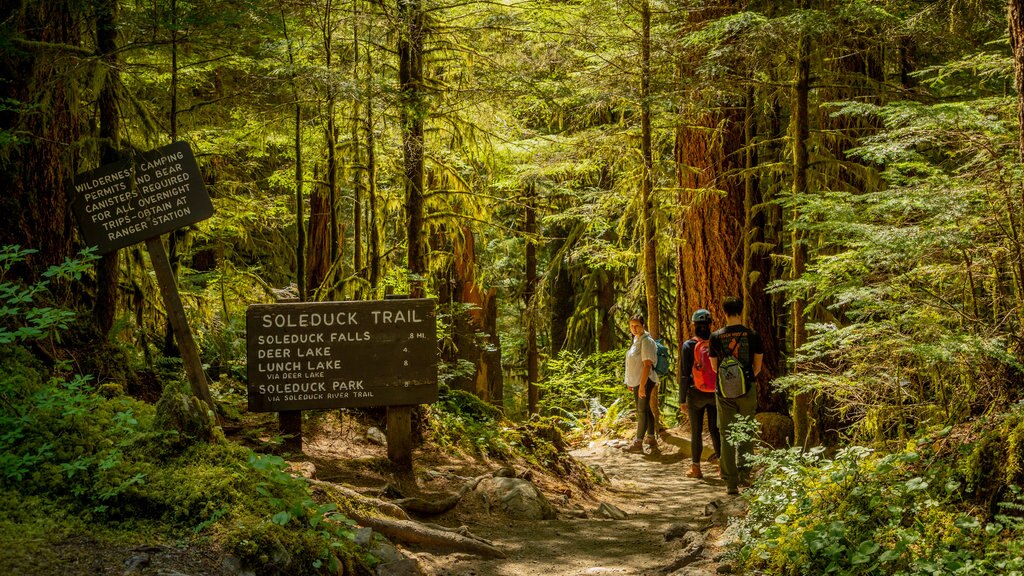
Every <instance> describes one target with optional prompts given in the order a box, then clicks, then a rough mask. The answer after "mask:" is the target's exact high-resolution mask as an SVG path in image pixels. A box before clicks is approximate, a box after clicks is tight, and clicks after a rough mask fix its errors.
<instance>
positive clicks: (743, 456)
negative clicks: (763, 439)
mask: <svg viewBox="0 0 1024 576" xmlns="http://www.w3.org/2000/svg"><path fill="white" fill-rule="evenodd" d="M736 407H737V409H738V411H739V414H740V415H741V416H744V417H745V418H753V417H754V415H755V414H757V387H756V386H754V387H752V388H751V389H750V390H749V391H748V392H747V393H746V395H744V396H742V397H740V398H737V399H736ZM753 454H754V442H753V439H750V440H747V441H744V442H741V443H740V445H739V446H737V447H736V469H737V472H738V477H739V479H740V481H742V482H744V483H745V482H746V481H747V480H748V479H749V475H750V461H749V459H750V456H752V455H753Z"/></svg>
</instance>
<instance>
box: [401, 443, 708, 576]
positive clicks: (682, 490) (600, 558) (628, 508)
mask: <svg viewBox="0 0 1024 576" xmlns="http://www.w3.org/2000/svg"><path fill="white" fill-rule="evenodd" d="M684 435H685V437H686V438H685V439H684ZM660 444H661V449H660V450H659V451H658V452H654V453H649V454H630V453H626V452H623V451H622V450H621V449H619V448H617V447H613V446H609V445H607V444H606V442H604V441H599V442H593V443H591V445H590V446H589V447H587V448H584V449H580V450H577V451H575V452H573V455H574V456H575V457H576V458H578V459H580V460H581V461H583V462H584V463H586V464H592V465H597V466H600V467H601V468H602V469H603V470H604V472H605V474H606V475H607V476H608V478H609V481H610V482H609V485H608V486H606V487H604V488H603V489H601V490H599V491H597V492H596V493H595V499H594V500H592V501H590V502H588V503H586V504H584V509H585V510H586V511H587V513H588V517H587V518H572V517H570V516H569V515H568V514H565V513H560V514H559V516H558V519H557V520H547V521H515V520H510V519H508V518H499V517H485V518H474V519H473V520H474V523H473V525H471V526H470V529H471V530H472V531H473V533H475V534H476V535H478V536H481V537H483V538H486V539H488V540H490V541H492V542H493V543H494V544H496V545H497V546H499V547H500V548H501V549H502V550H504V551H505V552H506V554H507V556H508V557H507V558H505V559H500V560H486V559H482V558H478V557H475V556H470V555H464V554H453V555H448V556H430V555H422V556H420V561H421V565H422V566H423V568H424V569H425V571H426V572H427V573H428V574H431V575H435V576H513V575H515V576H527V575H543V576H570V575H573V576H575V575H601V574H609V575H612V574H614V575H641V574H655V573H659V571H661V570H662V569H664V568H665V567H666V566H668V565H669V564H671V563H672V560H673V559H674V555H673V552H674V551H675V550H676V546H677V545H676V544H674V543H666V541H665V533H666V532H667V531H668V530H669V528H671V527H673V526H674V525H678V524H680V523H687V524H689V525H691V526H699V525H702V524H704V523H706V517H705V516H704V510H705V506H706V505H707V504H708V503H709V502H711V501H713V500H718V499H722V498H724V497H725V483H724V482H723V481H722V480H720V479H719V478H718V467H717V466H716V465H713V464H708V463H707V462H705V463H704V464H703V466H702V468H703V471H704V474H705V479H704V480H694V479H691V478H687V477H686V472H687V471H688V470H689V463H690V456H689V455H690V445H689V434H688V432H686V431H685V430H678V429H673V430H670V431H668V434H667V435H666V436H664V437H663V441H662V442H661V443H660ZM704 453H705V457H706V456H707V455H709V454H710V453H711V449H710V444H708V445H707V446H706V447H705V449H704ZM601 502H608V503H610V504H614V505H615V506H618V507H619V508H621V509H622V510H623V511H624V512H626V513H627V514H628V517H627V518H626V519H625V520H610V519H604V518H599V517H597V516H596V515H595V514H594V510H595V509H596V508H597V506H598V505H599V504H600V503H601ZM661 573H664V572H661Z"/></svg>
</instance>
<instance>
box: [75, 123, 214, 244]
mask: <svg viewBox="0 0 1024 576" xmlns="http://www.w3.org/2000/svg"><path fill="white" fill-rule="evenodd" d="M74 185H75V200H74V202H73V203H72V210H73V212H74V214H75V218H76V219H77V220H78V225H79V230H81V232H82V236H83V238H84V240H85V244H86V245H88V246H97V247H98V248H99V253H100V254H106V253H108V252H113V251H114V250H117V249H119V248H124V247H126V246H131V245H132V244H135V243H136V242H141V241H143V240H145V239H147V238H153V237H157V236H160V235H161V234H165V233H167V232H171V231H173V230H177V229H178V228H183V227H185V226H187V225H189V224H194V223H196V222H199V221H201V220H205V219H207V218H209V217H210V216H212V215H213V205H212V204H211V202H210V196H209V194H207V192H206V186H205V185H204V184H203V178H202V175H201V174H200V173H199V166H198V165H197V164H196V159H195V156H194V155H193V154H192V149H191V148H190V147H189V145H188V143H186V142H175V143H174V144H170V145H168V146H164V147H163V148H158V149H156V150H151V151H149V152H143V153H141V154H138V155H137V156H136V158H135V159H134V160H132V159H128V160H123V161H121V162H114V163H111V164H106V165H104V166H101V167H99V168H97V169H95V170H90V171H89V172H84V173H82V174H79V175H78V176H76V177H75V182H74Z"/></svg>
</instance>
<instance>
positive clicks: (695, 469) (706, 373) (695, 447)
mask: <svg viewBox="0 0 1024 576" xmlns="http://www.w3.org/2000/svg"><path fill="white" fill-rule="evenodd" d="M690 321H691V322H693V333H694V337H693V338H691V339H689V340H687V341H686V342H683V350H682V358H681V360H680V364H679V413H680V414H686V415H687V416H689V419H690V452H691V456H692V458H691V463H690V471H689V472H688V473H687V474H686V475H687V476H689V477H690V478H703V477H704V473H703V472H701V469H700V458H701V455H702V454H703V452H704V433H703V432H704V414H705V413H706V414H707V418H708V432H709V433H710V434H711V444H712V445H713V446H714V448H715V455H714V456H713V457H712V459H717V458H719V456H720V455H721V453H722V447H721V437H720V435H719V434H718V408H717V406H716V405H715V388H716V387H715V380H716V375H715V370H714V368H712V367H711V354H710V343H709V341H708V339H709V338H711V312H708V311H707V310H705V309H703V308H701V309H700V310H697V311H696V312H694V313H693V316H691V317H690Z"/></svg>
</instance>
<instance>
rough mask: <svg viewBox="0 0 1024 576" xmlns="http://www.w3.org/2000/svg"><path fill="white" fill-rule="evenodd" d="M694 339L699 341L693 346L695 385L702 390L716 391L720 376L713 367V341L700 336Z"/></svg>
mask: <svg viewBox="0 0 1024 576" xmlns="http://www.w3.org/2000/svg"><path fill="white" fill-rule="evenodd" d="M693 341H694V342H696V343H697V344H696V345H695V346H694V347H693V385H694V386H696V387H697V390H700V391H701V392H714V391H715V383H716V382H717V381H718V377H717V375H716V374H715V370H714V368H712V367H711V352H710V345H711V343H710V342H708V341H707V340H701V339H699V338H693Z"/></svg>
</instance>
